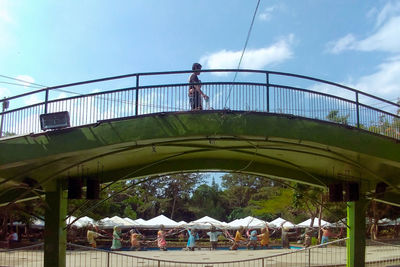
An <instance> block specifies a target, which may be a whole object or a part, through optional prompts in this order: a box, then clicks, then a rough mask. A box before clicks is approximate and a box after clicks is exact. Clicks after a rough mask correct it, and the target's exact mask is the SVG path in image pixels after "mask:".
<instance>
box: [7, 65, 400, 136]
mask: <svg viewBox="0 0 400 267" xmlns="http://www.w3.org/2000/svg"><path fill="white" fill-rule="evenodd" d="M236 71H237V70H203V71H202V75H203V76H206V77H205V78H206V79H207V81H210V80H224V79H225V80H227V79H228V78H227V76H221V74H230V73H233V72H236ZM239 72H240V73H242V74H243V75H242V76H240V77H242V79H243V81H238V82H226V81H215V82H203V83H202V90H203V91H204V92H205V93H206V94H207V95H208V96H209V97H210V109H213V110H226V109H228V110H232V111H248V112H266V113H274V114H287V115H292V116H299V117H304V118H309V119H315V120H322V121H331V122H335V123H339V124H346V125H349V126H353V127H358V128H362V129H364V130H367V131H370V132H374V133H377V134H380V135H384V136H388V137H391V138H395V139H400V116H399V110H400V105H398V104H396V103H393V102H390V101H388V100H385V99H382V98H379V97H376V96H373V95H370V94H367V93H364V92H361V91H358V90H356V89H353V88H349V87H346V86H343V85H340V84H336V83H332V82H329V81H324V80H320V79H315V78H312V77H307V76H301V75H296V74H290V73H282V72H271V71H258V70H240V71H239ZM190 73H191V71H175V72H157V73H136V74H129V75H123V76H116V77H109V78H103V79H97V80H91V81H85V82H79V83H72V84H66V85H60V86H54V87H48V88H44V89H41V90H37V91H34V92H29V93H26V94H23V95H19V96H14V97H10V98H7V99H2V100H0V102H2V106H3V110H2V112H1V113H0V116H1V122H0V137H1V136H9V135H21V134H29V133H40V132H41V131H42V130H41V128H40V122H39V116H40V115H41V114H46V113H54V112H60V111H68V112H69V115H70V120H71V126H72V127H74V126H82V125H87V124H92V123H97V122H101V121H103V120H109V119H118V118H124V117H132V116H140V115H146V114H154V113H159V112H182V111H189V110H190V106H189V100H188V84H187V83H176V81H181V82H182V81H185V80H187V76H188V75H189V74H190ZM203 73H204V74H203ZM212 74H219V76H213V75H212ZM207 75H208V76H207ZM116 88H121V89H116ZM27 103H28V104H27Z"/></svg>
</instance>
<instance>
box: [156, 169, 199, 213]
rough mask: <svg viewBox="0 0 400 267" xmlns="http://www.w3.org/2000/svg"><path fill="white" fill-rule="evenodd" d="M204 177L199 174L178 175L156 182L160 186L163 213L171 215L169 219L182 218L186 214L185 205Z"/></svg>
mask: <svg viewBox="0 0 400 267" xmlns="http://www.w3.org/2000/svg"><path fill="white" fill-rule="evenodd" d="M203 181H204V177H203V175H202V174H200V173H180V174H174V175H168V176H162V177H160V178H159V180H158V182H159V183H160V186H161V198H162V199H163V200H164V201H163V202H162V203H161V204H162V205H161V209H162V211H163V212H166V213H169V214H171V216H170V218H171V219H174V218H176V217H178V218H184V217H185V216H186V215H188V214H187V212H186V211H187V209H185V207H187V203H188V202H189V199H190V197H191V194H192V193H193V191H194V190H195V188H196V185H198V184H200V183H202V182H203Z"/></svg>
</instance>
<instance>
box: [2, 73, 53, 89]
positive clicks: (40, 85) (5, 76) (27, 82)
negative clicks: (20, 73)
mask: <svg viewBox="0 0 400 267" xmlns="http://www.w3.org/2000/svg"><path fill="white" fill-rule="evenodd" d="M0 77H3V78H7V79H11V80H14V81H18V82H23V83H26V84H32V85H36V86H38V87H47V86H46V85H42V84H38V83H33V82H29V81H25V80H22V79H17V78H14V77H10V76H7V75H1V74H0ZM24 86H27V85H24Z"/></svg>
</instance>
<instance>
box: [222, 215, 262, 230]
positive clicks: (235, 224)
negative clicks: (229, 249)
mask: <svg viewBox="0 0 400 267" xmlns="http://www.w3.org/2000/svg"><path fill="white" fill-rule="evenodd" d="M228 225H229V226H230V227H231V228H239V227H241V226H243V227H246V228H264V227H265V226H266V225H268V223H267V222H266V221H263V220H260V219H257V218H255V217H252V216H247V217H246V218H243V219H237V220H234V221H232V222H230V223H228Z"/></svg>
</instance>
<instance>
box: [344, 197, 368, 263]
mask: <svg viewBox="0 0 400 267" xmlns="http://www.w3.org/2000/svg"><path fill="white" fill-rule="evenodd" d="M366 206H367V201H366V200H365V199H361V197H360V200H359V201H354V202H347V224H348V225H349V227H350V228H347V237H348V238H349V239H348V240H347V244H346V248H347V267H364V266H365V230H366V228H365V211H366V210H365V209H366Z"/></svg>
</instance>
